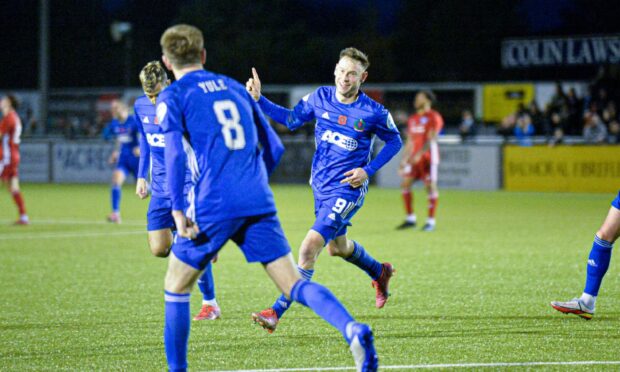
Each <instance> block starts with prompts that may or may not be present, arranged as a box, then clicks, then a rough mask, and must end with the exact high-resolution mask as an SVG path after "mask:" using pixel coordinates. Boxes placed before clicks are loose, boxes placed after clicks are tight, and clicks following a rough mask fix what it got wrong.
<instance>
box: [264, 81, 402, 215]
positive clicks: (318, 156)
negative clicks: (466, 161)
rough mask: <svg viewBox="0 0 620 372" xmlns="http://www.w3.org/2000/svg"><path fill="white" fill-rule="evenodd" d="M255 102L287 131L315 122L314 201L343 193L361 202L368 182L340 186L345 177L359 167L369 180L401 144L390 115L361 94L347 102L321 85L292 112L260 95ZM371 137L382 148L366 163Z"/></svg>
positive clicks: (330, 88)
mask: <svg viewBox="0 0 620 372" xmlns="http://www.w3.org/2000/svg"><path fill="white" fill-rule="evenodd" d="M259 103H260V106H261V108H263V110H264V111H265V113H266V114H267V115H269V116H271V117H272V118H273V119H275V120H276V121H279V122H281V123H282V124H285V125H286V126H287V127H288V128H289V129H291V130H295V129H297V128H299V127H300V126H302V125H303V124H304V123H305V122H308V121H311V120H314V119H316V125H315V142H316V152H315V154H314V158H313V160H312V174H311V178H310V183H311V185H312V188H313V190H314V193H315V196H317V197H329V196H334V195H346V196H348V197H350V198H354V200H358V203H359V204H361V203H362V201H363V197H364V195H365V194H366V193H367V191H368V181H367V182H365V183H364V185H363V186H362V187H360V188H353V187H351V186H350V185H349V184H346V183H344V184H342V183H340V181H342V180H343V179H344V178H345V175H344V174H345V173H346V172H347V171H350V170H352V169H355V168H363V169H364V170H365V171H366V173H368V176H369V177H372V176H373V175H374V174H375V172H376V171H377V170H378V169H379V168H381V167H382V166H383V165H384V164H385V163H387V162H388V161H389V160H390V159H391V158H392V157H393V156H394V155H395V154H396V153H398V151H399V149H400V147H401V146H402V141H401V139H400V133H399V131H398V129H397V128H396V125H395V124H394V120H393V119H392V116H391V115H390V113H389V111H388V110H387V109H386V108H385V107H383V106H382V105H381V104H379V103H378V102H376V101H374V100H372V99H371V98H370V97H368V96H367V95H366V94H364V93H363V92H361V91H360V93H359V96H358V99H357V100H356V101H355V102H353V103H350V104H344V103H341V102H339V101H338V99H337V98H336V88H335V87H333V86H332V87H321V88H318V89H317V90H316V91H314V92H312V93H310V94H308V95H306V96H305V97H303V98H302V99H301V101H299V103H298V104H297V105H296V106H295V107H294V108H293V110H287V109H284V108H282V107H279V106H277V105H275V104H273V103H271V102H270V101H268V100H267V99H266V98H265V97H261V99H260V100H259ZM284 110H285V111H284ZM375 135H377V136H378V137H379V138H381V139H382V140H383V141H385V142H386V146H385V147H384V149H383V150H382V151H381V152H380V153H379V155H378V156H377V157H376V158H375V159H374V160H372V161H371V156H372V153H373V142H374V137H375Z"/></svg>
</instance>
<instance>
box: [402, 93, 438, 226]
mask: <svg viewBox="0 0 620 372" xmlns="http://www.w3.org/2000/svg"><path fill="white" fill-rule="evenodd" d="M434 102H435V95H434V94H433V92H431V91H421V92H419V93H418V94H416V96H415V101H414V103H413V105H414V107H415V110H416V113H415V114H413V115H411V117H409V120H408V121H407V143H406V145H405V151H404V153H403V154H404V155H403V160H402V161H401V163H400V169H399V175H400V176H401V177H402V178H403V182H402V183H401V189H402V194H403V202H404V204H405V211H406V212H407V218H406V219H405V222H403V223H402V224H401V225H400V226H398V227H397V229H399V230H402V229H406V228H409V227H415V226H416V222H417V221H416V215H415V213H414V211H413V194H412V193H411V186H412V185H413V183H414V182H415V181H416V180H421V181H424V185H425V187H426V192H427V193H428V219H427V220H426V224H425V225H424V227H423V228H422V230H424V231H433V230H435V211H436V209H437V201H438V199H439V192H438V190H437V167H438V166H439V146H438V145H437V137H438V135H439V133H440V132H441V129H442V128H443V118H442V117H441V115H440V114H439V113H438V112H437V111H435V110H433V109H432V108H431V107H432V105H433V103H434Z"/></svg>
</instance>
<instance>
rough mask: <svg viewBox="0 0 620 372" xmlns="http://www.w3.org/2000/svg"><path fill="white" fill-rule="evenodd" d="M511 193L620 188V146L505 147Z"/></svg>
mask: <svg viewBox="0 0 620 372" xmlns="http://www.w3.org/2000/svg"><path fill="white" fill-rule="evenodd" d="M503 175H504V188H505V189H506V190H510V191H559V192H610V193H617V192H618V190H619V189H620V146H555V147H548V146H533V147H520V146H505V147H504V172H503Z"/></svg>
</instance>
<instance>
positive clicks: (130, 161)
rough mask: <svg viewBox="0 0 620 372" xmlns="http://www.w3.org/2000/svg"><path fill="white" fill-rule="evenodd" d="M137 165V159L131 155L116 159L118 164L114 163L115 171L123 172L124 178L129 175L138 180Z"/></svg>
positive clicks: (138, 161) (138, 159)
mask: <svg viewBox="0 0 620 372" xmlns="http://www.w3.org/2000/svg"><path fill="white" fill-rule="evenodd" d="M139 164H140V158H139V157H137V156H134V155H133V154H131V155H123V156H120V157H119V158H118V162H117V163H116V170H119V171H121V172H123V174H125V177H127V176H128V175H130V174H131V175H133V177H134V178H135V179H138V165H139Z"/></svg>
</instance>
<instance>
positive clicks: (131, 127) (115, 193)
mask: <svg viewBox="0 0 620 372" xmlns="http://www.w3.org/2000/svg"><path fill="white" fill-rule="evenodd" d="M112 115H113V116H114V119H113V120H112V121H111V122H110V125H109V127H110V131H111V132H112V133H113V134H114V136H115V137H116V148H115V149H114V151H113V152H112V155H110V159H109V163H110V164H116V168H115V169H114V172H113V173H112V190H111V202H112V213H111V214H110V215H109V216H108V221H109V222H113V223H121V212H120V204H121V190H122V189H121V188H122V186H123V183H124V182H125V179H126V178H127V175H128V174H131V175H133V176H134V178H135V179H137V178H138V177H137V175H138V174H137V173H138V161H139V160H138V157H139V155H140V147H139V145H138V123H137V122H136V121H135V120H134V118H133V117H132V116H129V109H128V108H127V105H126V104H125V103H123V102H121V101H119V100H114V101H112Z"/></svg>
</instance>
